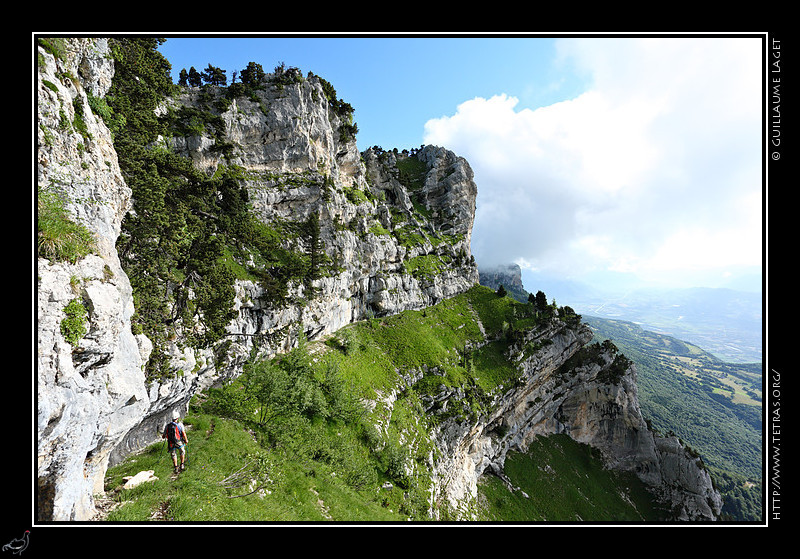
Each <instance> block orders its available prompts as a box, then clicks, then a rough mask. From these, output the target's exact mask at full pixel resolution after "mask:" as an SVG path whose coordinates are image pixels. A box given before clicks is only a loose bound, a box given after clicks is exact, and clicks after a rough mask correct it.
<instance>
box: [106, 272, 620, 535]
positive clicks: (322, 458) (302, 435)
mask: <svg viewBox="0 0 800 559" xmlns="http://www.w3.org/2000/svg"><path fill="white" fill-rule="evenodd" d="M530 308H531V307H530V306H529V305H525V304H521V303H517V302H515V301H513V300H511V299H510V298H508V297H504V298H501V297H498V296H497V295H496V294H495V293H494V292H493V291H492V290H491V289H488V288H485V287H481V286H476V287H474V288H473V289H471V290H469V291H468V292H466V293H463V294H461V295H459V296H456V297H453V298H451V299H447V300H445V301H442V302H441V303H439V304H437V305H435V306H432V307H429V308H426V309H424V310H420V311H406V312H403V313H400V314H397V315H394V316H390V317H383V318H373V319H370V320H366V321H361V322H358V323H354V324H350V325H348V326H347V327H345V328H343V329H341V330H340V331H338V332H337V333H336V334H335V335H333V336H331V337H330V338H328V339H327V340H321V341H315V342H306V343H304V344H301V346H300V348H299V349H298V350H295V351H296V352H299V353H295V351H293V352H291V353H289V354H287V355H285V356H279V357H277V358H275V359H274V360H273V361H274V363H273V365H272V366H273V367H277V368H284V367H288V368H287V369H285V370H287V371H295V372H294V373H292V375H293V376H292V377H291V378H294V379H296V380H294V381H292V382H294V383H295V384H294V385H293V386H294V388H295V389H296V388H297V387H298V386H299V385H298V384H296V383H298V382H301V381H302V382H303V383H304V386H305V387H306V388H307V390H306V391H305V392H304V394H306V395H308V396H312V395H313V398H323V399H325V398H327V399H328V400H327V404H326V403H324V402H323V403H322V405H320V406H319V407H308V406H306V405H305V403H304V402H303V401H302V400H292V401H291V402H289V403H288V405H287V402H286V401H283V400H281V399H276V398H273V397H270V398H266V399H263V400H261V399H259V400H257V401H256V400H254V399H253V397H255V396H258V395H259V394H262V393H261V392H259V391H258V390H256V391H253V390H254V388H258V387H259V386H260V385H259V384H258V382H259V380H258V379H259V378H262V377H259V376H258V374H260V373H257V371H262V372H264V371H267V370H268V369H269V368H268V369H263V368H261V367H254V368H246V371H251V372H252V374H253V375H254V376H249V375H250V374H251V373H249V372H246V373H245V374H244V375H243V376H242V377H240V378H239V379H237V380H235V381H233V382H232V383H229V384H228V385H226V386H225V387H224V388H222V389H214V390H208V391H206V392H205V393H204V394H202V395H201V396H200V397H198V398H195V399H194V400H193V401H192V404H191V406H190V414H189V416H188V417H187V418H186V424H187V425H188V426H189V427H190V430H189V439H190V440H189V447H188V453H189V461H190V462H189V468H188V470H187V471H186V472H183V473H182V474H180V476H178V477H177V478H176V479H173V478H172V472H171V468H172V466H171V460H170V458H169V456H168V455H167V453H166V448H165V444H164V443H160V444H156V445H153V446H151V447H150V448H148V449H146V450H145V451H144V452H142V453H140V454H138V455H136V456H133V457H131V458H129V459H128V460H126V461H125V462H124V463H123V464H120V465H118V466H116V467H114V468H112V469H110V470H109V472H108V477H107V484H106V485H107V491H108V492H109V493H110V494H111V495H113V496H114V498H115V499H116V500H118V501H119V502H121V503H124V504H123V505H121V506H120V507H118V508H117V509H115V510H114V511H113V512H112V513H111V514H110V516H109V520H112V521H120V522H123V521H135V522H148V521H151V520H163V521H180V522H213V521H224V522H327V521H331V520H332V521H344V522H354V521H358V522H370V521H378V522H406V521H408V520H417V521H428V520H430V517H429V516H428V503H427V499H428V496H429V491H430V488H431V484H432V483H433V482H432V475H431V471H430V464H429V459H430V457H431V456H434V457H435V453H436V449H435V448H434V446H433V443H432V439H431V434H430V433H431V429H432V427H434V426H435V425H436V424H437V423H440V422H441V421H443V420H444V419H445V418H449V417H455V419H457V420H459V421H461V420H467V419H475V417H476V416H477V414H479V413H483V412H485V411H487V408H486V406H487V405H488V404H489V402H490V398H489V397H490V396H491V395H492V394H493V393H496V392H497V391H498V390H500V389H503V390H505V389H507V388H508V387H509V386H510V385H511V384H513V383H514V382H516V381H517V379H518V378H519V373H518V371H517V369H516V367H515V366H514V365H513V364H512V363H510V362H509V361H508V359H507V358H506V356H505V354H506V351H507V349H508V345H509V343H510V341H509V338H508V336H507V335H506V332H507V331H508V329H509V328H516V327H519V326H520V324H523V323H526V322H527V323H532V322H531V321H532V320H533V319H532V318H531V314H530ZM478 316H480V317H481V321H482V324H483V326H484V327H485V330H486V335H484V333H483V332H482V331H481V328H480V324H479V323H478V321H477V320H476V317H478ZM533 323H535V320H533ZM293 367H294V368H293ZM308 367H310V368H311V369H310V370H309V369H308ZM272 370H273V373H274V369H272ZM299 371H306V372H305V373H303V374H304V375H306V376H303V375H301V374H299ZM309 371H310V372H309ZM412 372H416V373H417V374H419V373H420V372H424V373H423V375H422V378H421V379H419V378H418V379H417V380H416V382H415V383H413V384H412V385H411V386H408V385H406V383H405V382H403V381H402V380H401V378H403V377H406V378H410V373H412ZM330 374H335V378H336V379H337V381H336V382H333V383H331V382H330V381H329V380H328V379H329V378H330V377H329V376H328V375H330ZM309 375H310V376H309ZM263 378H274V379H279V378H282V377H280V375H278V376H272V374H267V376H266V377H263ZM248 383H249V384H248ZM254 383H255V384H254ZM270 386H277V385H270ZM280 386H283V385H280ZM343 386H344V387H346V388H345V390H346V391H347V393H348V394H350V395H352V396H355V399H353V398H350V397H348V396H342V393H341V392H340V390H341V389H342V387H343ZM454 388H459V389H460V394H461V396H460V397H459V398H451V399H450V400H449V401H448V403H447V406H446V407H445V406H441V405H440V404H433V403H432V402H433V400H431V399H428V396H431V395H437V394H439V393H440V391H441V390H443V389H447V390H452V389H454ZM287 390H289V389H288V388H287ZM289 392H291V391H290V390H289V391H287V394H288V393H289ZM274 393H275V392H274V391H272V392H270V394H274ZM390 393H391V394H393V395H394V400H393V403H392V405H391V407H389V406H386V405H385V404H384V403H383V398H385V396H386V395H388V394H390ZM259 398H260V397H259ZM342 398H344V399H342ZM359 398H364V399H368V400H371V401H372V402H374V403H375V404H376V405H375V407H374V408H370V411H368V409H367V408H366V407H364V408H363V409H362V408H360V407H359V406H356V408H355V412H356V413H347V414H343V415H342V414H333V413H330V414H322V413H321V412H320V410H324V409H328V410H333V409H336V403H337V402H340V403H341V402H345V403H346V402H354V401H357V400H358V399H359ZM259 402H261V404H263V405H264V406H268V407H264V408H261V407H259V406H260V405H261V404H259ZM348 405H349V404H348ZM431 405H432V406H433V407H432V408H431V409H430V410H429V411H428V412H426V411H425V409H426V406H431ZM272 406H275V407H274V408H273V407H272ZM326 406H327V408H326ZM349 409H350V410H351V411H352V408H349ZM264 410H268V411H271V412H274V413H267V414H261V413H260V412H261V411H264ZM314 410H317V411H314ZM558 448H559V449H562V452H567V454H568V455H567V456H566V457H560V461H559V460H556V459H555V458H556V455H555V450H553V448H550V447H545V448H544V450H541V451H540V454H541V452H549V453H550V454H551V455H542V456H539V457H538V458H536V460H537V462H531V461H530V459H528V458H525V457H521V458H520V457H518V456H516V455H514V454H513V453H512V454H511V455H510V458H509V461H508V462H507V466H508V468H509V475H512V476H517V477H519V478H520V479H521V481H516V482H515V483H516V484H517V485H521V486H523V488H525V491H526V492H530V493H531V494H533V495H536V498H537V500H538V501H541V502H542V503H545V504H547V505H548V506H554V504H553V503H549V501H552V500H553V498H554V495H553V493H552V492H553V491H559V492H561V493H560V494H559V495H558V496H557V497H556V500H557V501H559V502H560V503H561V505H559V507H560V508H558V509H547V508H541V507H540V508H533V509H532V508H530V506H529V505H530V503H526V502H522V501H518V499H517V496H516V494H513V495H512V494H507V493H508V492H507V491H506V490H505V489H504V488H503V487H502V486H495V483H494V481H493V480H491V479H489V481H488V482H487V483H486V484H485V485H484V486H483V487H484V488H485V491H488V493H487V495H488V497H487V499H488V502H489V503H490V504H492V503H495V504H496V506H495V505H491V506H490V507H489V509H488V512H487V517H488V518H489V519H492V520H518V519H525V520H541V519H548V520H549V519H553V518H558V519H562V520H563V519H572V518H574V517H575V515H578V516H580V517H581V518H584V519H585V520H588V519H592V520H594V519H595V518H594V517H593V516H592V509H591V508H588V507H589V504H587V503H584V502H582V501H581V500H580V499H579V498H577V497H576V495H575V492H574V491H575V489H569V491H570V492H568V493H567V492H566V491H568V489H567V488H574V487H579V489H578V491H581V492H583V495H587V498H588V499H589V501H590V502H591V503H599V505H597V504H596V505H594V506H595V507H599V508H602V509H603V510H605V511H607V513H608V514H610V515H612V516H613V517H614V519H627V518H630V517H631V512H630V511H629V510H627V509H625V508H624V507H621V506H620V505H619V503H618V502H617V501H619V500H624V499H621V498H619V499H616V500H615V499H614V497H613V496H615V495H618V494H619V493H620V491H621V490H620V488H619V487H620V485H619V484H620V478H619V477H617V476H615V475H613V474H611V473H609V472H605V471H604V470H602V467H601V466H600V465H599V462H597V463H595V461H594V458H592V459H591V460H590V459H589V458H587V455H586V452H587V451H585V450H576V449H575V448H573V447H570V446H569V445H568V443H566V442H563V443H561V444H560V445H559V446H558ZM563 449H566V451H564V450H563ZM582 453H583V454H582ZM254 459H255V461H254ZM534 463H538V464H550V465H551V467H552V468H553V469H554V470H555V471H556V472H558V473H559V475H560V476H561V477H560V478H559V479H556V480H555V481H551V482H548V484H544V481H545V480H542V479H539V480H538V481H536V480H537V478H536V477H535V475H536V474H537V472H539V470H538V468H535V467H533V466H531V464H534ZM576 464H578V466H579V468H580V469H579V470H578V471H577V472H575V470H574V468H575V467H576V466H575V465H576ZM254 465H258V466H259V467H255V466H254ZM243 468H244V471H246V472H247V475H246V479H247V480H248V481H249V480H254V482H253V483H255V485H253V486H252V487H251V486H250V485H249V483H245V484H240V485H236V484H232V483H231V481H232V480H233V479H238V478H236V475H238V474H237V472H239V471H240V470H242V469H243ZM142 470H154V473H155V475H156V476H157V477H158V478H159V479H158V480H157V481H154V482H151V483H147V484H145V485H143V486H140V487H138V488H135V489H132V490H125V491H120V492H116V491H115V488H117V487H119V486H121V485H122V483H123V481H122V480H123V477H124V476H126V475H134V474H136V473H137V472H139V471H142ZM587 473H588V474H590V475H591V476H594V477H592V481H591V482H590V484H589V485H588V486H582V485H579V484H578V481H582V479H581V480H579V479H577V478H576V476H584V477H585V476H586V475H587ZM232 476H234V477H232ZM604 476H605V477H604ZM531 480H533V481H531ZM529 483H533V484H534V485H533V486H529V485H528V484H529ZM626 483H627V482H626ZM259 486H260V487H262V489H263V491H261V492H256V493H254V494H250V495H245V494H246V493H250V492H251V491H252V489H254V488H256V487H259ZM547 487H549V488H550V489H549V490H547V491H550V492H547V491H545V489H546V488H547ZM626 487H627V486H626ZM500 489H503V491H505V493H503V492H502V491H500ZM541 491H545V492H544V493H541ZM630 493H633V490H630ZM609 495H610V496H609ZM493 499H494V500H493ZM606 499H608V502H606ZM503 503H513V505H512V504H509V505H508V506H506V505H504V504H503ZM543 506H544V505H543ZM439 512H440V513H441V517H442V518H452V514H451V513H452V511H448V510H440V511H439Z"/></svg>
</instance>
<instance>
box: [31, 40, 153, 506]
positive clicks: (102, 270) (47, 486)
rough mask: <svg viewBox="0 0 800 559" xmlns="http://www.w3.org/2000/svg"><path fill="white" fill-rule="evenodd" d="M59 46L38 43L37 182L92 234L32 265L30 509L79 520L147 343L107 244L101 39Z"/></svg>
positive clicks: (107, 63)
mask: <svg viewBox="0 0 800 559" xmlns="http://www.w3.org/2000/svg"><path fill="white" fill-rule="evenodd" d="M61 46H62V48H61V55H60V56H59V57H55V56H53V55H52V54H51V53H49V52H46V51H45V50H44V49H42V48H41V47H39V49H38V55H39V60H40V65H39V80H38V98H37V103H38V111H39V114H38V117H39V119H38V122H39V126H38V145H37V182H38V185H39V187H40V188H44V189H50V190H56V191H58V192H60V193H62V194H63V195H64V197H65V199H66V200H67V208H68V211H69V212H70V214H71V216H72V217H73V219H74V220H75V221H79V222H80V223H82V224H83V225H85V226H86V227H87V229H89V230H90V231H91V232H92V233H93V235H94V238H95V244H96V254H91V255H89V256H87V257H86V258H84V259H82V260H80V261H78V262H76V263H74V264H70V263H57V262H50V261H49V260H46V259H42V258H39V259H38V263H37V264H38V265H37V278H35V280H36V288H37V300H36V305H37V317H36V318H37V347H38V355H37V375H36V388H37V434H38V439H37V440H38V448H37V456H38V476H37V477H38V494H37V497H38V503H37V509H38V511H37V517H38V518H40V519H56V520H84V519H87V518H89V517H91V515H92V513H93V512H94V506H93V495H94V494H96V493H102V491H103V478H104V475H105V471H106V466H107V464H108V460H109V456H110V453H111V450H112V449H113V448H114V447H115V446H116V444H117V443H119V441H120V440H121V439H122V438H123V437H124V435H125V434H126V433H127V431H128V430H129V429H130V428H132V427H133V426H135V425H136V424H137V423H138V422H139V421H140V419H141V416H142V415H143V414H144V413H145V412H146V410H147V409H148V408H149V397H148V393H147V390H146V387H145V382H144V380H145V379H144V373H143V367H144V363H145V362H146V361H147V358H148V356H149V352H150V345H149V340H147V338H145V337H144V336H134V335H133V334H132V332H131V326H130V317H131V315H132V314H133V310H134V309H133V299H132V293H131V286H130V283H129V282H128V278H127V276H126V275H125V273H124V271H123V270H122V268H121V267H120V263H119V259H118V257H117V253H116V250H115V248H114V243H115V240H116V238H117V236H118V235H119V231H120V224H121V221H122V218H123V216H124V214H125V212H127V211H128V208H129V207H130V194H131V192H130V189H129V188H128V187H127V185H126V184H125V182H124V180H123V179H122V176H121V174H120V171H119V167H118V164H117V155H116V152H115V151H114V147H113V143H112V140H111V137H110V134H109V132H108V129H107V128H106V126H105V125H104V124H103V122H102V120H101V119H100V118H98V117H96V116H95V115H94V114H93V113H92V111H91V109H90V108H89V104H88V98H89V95H93V96H95V97H102V96H103V95H104V94H105V92H106V91H107V90H108V87H109V86H110V83H111V78H112V76H113V63H112V62H111V60H110V58H109V56H108V54H109V53H108V44H107V41H105V40H103V39H96V40H77V39H74V40H72V39H67V40H64V42H63V44H62V45H61ZM77 122H81V123H82V124H83V126H81V127H78V126H76V123H77ZM79 130H83V132H81V131H79ZM73 299H77V300H79V301H81V302H82V303H83V305H84V307H85V308H86V309H87V310H88V331H87V333H86V335H85V336H84V337H83V338H82V339H81V340H80V341H79V342H78V344H77V346H76V347H73V346H72V345H70V344H69V343H68V342H67V341H66V340H65V339H64V336H63V335H62V333H61V331H60V324H61V321H62V319H63V318H64V317H65V315H64V311H63V309H64V307H65V306H66V305H67V304H68V303H69V302H70V301H72V300H73Z"/></svg>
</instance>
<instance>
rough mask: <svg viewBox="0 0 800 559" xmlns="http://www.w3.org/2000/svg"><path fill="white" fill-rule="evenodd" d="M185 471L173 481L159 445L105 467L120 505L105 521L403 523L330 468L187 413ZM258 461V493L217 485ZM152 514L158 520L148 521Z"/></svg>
mask: <svg viewBox="0 0 800 559" xmlns="http://www.w3.org/2000/svg"><path fill="white" fill-rule="evenodd" d="M186 424H187V426H188V427H189V431H188V433H189V445H188V457H189V467H188V468H187V470H186V471H184V472H182V473H181V474H180V475H179V476H177V478H173V476H172V462H171V459H170V457H169V455H168V454H167V451H166V448H165V444H164V443H158V444H155V445H152V446H150V447H148V448H147V449H146V450H145V451H144V452H142V453H140V454H137V455H135V456H133V457H130V458H129V459H128V460H126V461H125V462H124V463H122V464H120V465H118V466H116V467H114V468H110V469H109V471H108V475H107V477H106V491H107V493H109V494H113V495H114V496H115V499H116V500H118V501H119V502H121V503H123V504H122V505H121V506H119V507H117V508H116V509H115V510H113V511H112V512H111V513H110V514H109V517H108V520H109V521H116V522H149V521H153V520H160V521H172V522H213V521H226V522H246V523H250V522H316V521H319V522H324V521H329V520H339V521H342V520H346V521H390V522H391V521H401V520H405V518H406V517H404V516H402V515H400V514H398V513H394V512H392V511H391V510H389V509H388V508H385V507H384V506H382V504H381V502H380V501H378V500H377V495H373V494H371V493H370V494H363V493H359V492H358V491H355V490H354V489H352V488H351V487H349V486H348V485H347V484H346V483H345V482H344V481H343V480H342V476H341V475H337V474H336V471H335V469H333V468H330V467H329V466H326V465H325V464H323V463H321V462H318V461H317V462H304V461H302V460H299V461H294V460H292V459H286V458H285V457H282V456H281V455H280V453H279V452H276V451H267V450H265V449H264V448H263V447H262V445H261V444H259V443H258V442H257V441H256V440H255V439H254V438H253V436H252V435H251V434H250V432H249V431H247V430H246V429H244V428H243V426H242V425H241V424H240V423H238V422H236V421H231V420H227V419H224V418H219V417H215V416H209V415H204V414H190V415H189V416H188V417H187V418H186ZM252 454H261V455H263V456H266V457H267V458H268V462H269V463H270V464H271V466H270V468H268V472H267V473H268V478H269V480H270V482H269V483H267V484H266V487H265V489H266V491H265V492H263V493H261V494H258V493H256V494H253V495H248V496H238V495H243V494H245V493H248V492H249V491H250V488H249V486H247V485H245V486H242V487H226V486H224V485H221V483H222V482H223V481H224V480H225V479H226V478H228V477H229V476H231V475H232V474H234V473H235V472H237V471H238V470H240V469H241V468H242V467H243V466H244V465H245V464H247V456H248V455H252ZM142 470H154V475H155V476H156V477H158V478H159V479H158V480H157V481H153V482H148V483H145V484H142V485H140V486H138V487H136V488H133V489H130V490H122V491H120V492H114V489H115V488H117V487H119V486H121V485H122V484H123V483H124V480H123V477H124V476H131V475H135V474H136V473H137V472H140V471H142ZM154 515H158V516H157V517H156V518H154Z"/></svg>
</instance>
